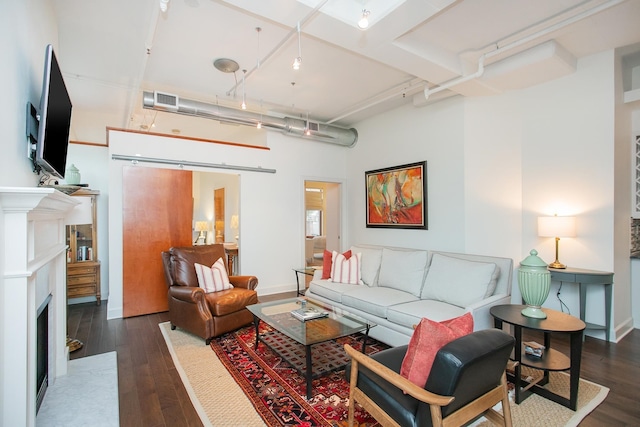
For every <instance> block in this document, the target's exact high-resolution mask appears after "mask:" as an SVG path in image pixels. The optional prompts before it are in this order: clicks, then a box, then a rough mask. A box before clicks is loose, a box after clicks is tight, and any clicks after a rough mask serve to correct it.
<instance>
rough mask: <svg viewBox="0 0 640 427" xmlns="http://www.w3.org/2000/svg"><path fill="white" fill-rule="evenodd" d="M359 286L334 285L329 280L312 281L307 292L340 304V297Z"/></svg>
mask: <svg viewBox="0 0 640 427" xmlns="http://www.w3.org/2000/svg"><path fill="white" fill-rule="evenodd" d="M360 287H362V286H361V285H349V284H346V283H336V282H332V281H330V280H314V281H313V282H311V283H310V284H309V292H310V293H311V294H315V295H319V296H321V297H324V298H327V299H329V300H331V301H335V302H342V295H343V294H344V293H345V292H349V291H351V290H353V289H354V288H360Z"/></svg>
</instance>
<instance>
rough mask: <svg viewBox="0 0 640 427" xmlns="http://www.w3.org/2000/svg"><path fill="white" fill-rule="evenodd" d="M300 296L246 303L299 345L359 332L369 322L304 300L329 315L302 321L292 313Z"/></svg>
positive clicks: (368, 324)
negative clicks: (251, 303)
mask: <svg viewBox="0 0 640 427" xmlns="http://www.w3.org/2000/svg"><path fill="white" fill-rule="evenodd" d="M301 300H302V298H289V299H283V300H278V301H270V302H265V303H260V304H253V305H249V306H247V309H248V310H249V311H250V312H251V313H252V314H253V315H254V316H256V317H257V318H259V319H260V320H262V321H263V322H265V323H267V324H268V325H269V326H271V327H273V328H274V329H276V330H277V331H280V332H281V333H283V334H285V335H286V336H288V337H289V338H291V339H293V340H295V341H297V342H299V343H300V344H302V345H311V344H316V343H319V342H324V341H329V340H333V339H336V338H340V337H344V336H347V335H351V334H354V333H356V332H362V331H364V330H365V329H367V327H372V326H375V324H373V323H372V322H369V321H368V320H365V319H363V318H361V317H358V316H356V315H354V314H351V313H348V312H346V311H344V310H342V309H339V308H336V307H332V306H329V305H324V304H321V303H319V302H317V301H312V300H310V299H307V307H315V308H317V309H318V310H324V311H327V312H329V316H328V317H323V318H320V319H313V320H307V321H306V322H303V321H301V320H298V319H297V318H295V317H293V315H292V314H291V312H292V311H293V310H297V309H299V308H300V301H301Z"/></svg>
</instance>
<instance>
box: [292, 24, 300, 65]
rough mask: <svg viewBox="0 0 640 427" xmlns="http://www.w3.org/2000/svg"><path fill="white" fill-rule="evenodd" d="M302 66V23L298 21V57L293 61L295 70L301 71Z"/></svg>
mask: <svg viewBox="0 0 640 427" xmlns="http://www.w3.org/2000/svg"><path fill="white" fill-rule="evenodd" d="M301 64H302V45H301V41H300V21H298V56H297V57H296V59H294V60H293V69H294V70H299V69H300V65H301Z"/></svg>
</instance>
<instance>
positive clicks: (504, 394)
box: [500, 372, 512, 427]
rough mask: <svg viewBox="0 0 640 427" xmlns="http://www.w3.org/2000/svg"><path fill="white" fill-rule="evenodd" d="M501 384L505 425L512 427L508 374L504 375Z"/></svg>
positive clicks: (504, 373)
mask: <svg viewBox="0 0 640 427" xmlns="http://www.w3.org/2000/svg"><path fill="white" fill-rule="evenodd" d="M500 383H501V384H502V414H503V415H504V425H505V427H512V421H511V406H510V405H509V389H508V387H507V374H506V372H503V373H502V379H501V380H500Z"/></svg>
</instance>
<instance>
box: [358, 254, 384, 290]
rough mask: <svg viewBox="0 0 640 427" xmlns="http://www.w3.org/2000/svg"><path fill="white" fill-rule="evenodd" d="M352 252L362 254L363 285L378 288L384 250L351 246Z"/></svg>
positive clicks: (361, 271)
mask: <svg viewBox="0 0 640 427" xmlns="http://www.w3.org/2000/svg"><path fill="white" fill-rule="evenodd" d="M351 252H352V253H361V254H362V264H361V266H360V273H361V275H362V283H364V284H365V285H367V286H376V285H377V284H378V273H379V271H380V261H381V260H382V248H369V247H366V246H357V245H355V246H351Z"/></svg>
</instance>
